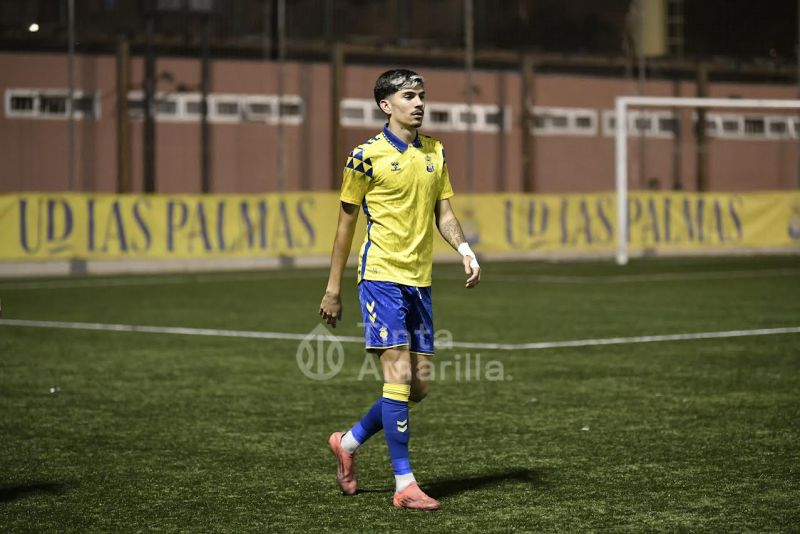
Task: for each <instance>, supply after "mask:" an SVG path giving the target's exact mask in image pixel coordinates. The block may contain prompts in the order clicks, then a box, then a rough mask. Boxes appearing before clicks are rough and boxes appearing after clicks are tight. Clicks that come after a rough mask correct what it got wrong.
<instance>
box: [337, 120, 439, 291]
mask: <svg viewBox="0 0 800 534" xmlns="http://www.w3.org/2000/svg"><path fill="white" fill-rule="evenodd" d="M451 196H453V188H452V186H451V185H450V175H449V174H448V172H447V163H446V161H445V155H444V148H443V147H442V143H441V142H440V141H439V140H437V139H434V138H432V137H428V136H425V135H419V134H417V137H416V139H415V140H414V141H413V142H412V143H411V144H410V145H407V144H406V143H404V142H403V141H402V140H401V139H400V138H399V137H397V136H396V135H395V134H393V133H392V132H391V131H390V130H389V128H388V126H384V128H383V131H382V132H381V133H380V134H378V135H377V136H375V137H373V138H372V139H370V140H369V141H367V142H366V143H363V144H361V145H359V146H357V147H356V148H355V149H353V151H352V152H350V154H349V155H348V157H347V164H346V165H345V168H344V178H343V181H342V192H341V195H340V197H339V198H340V199H341V201H342V202H346V203H348V204H356V205H359V204H360V205H361V208H362V209H363V210H364V215H366V217H367V234H366V236H364V243H363V244H362V245H361V251H360V253H359V256H358V257H359V260H358V281H359V282H361V280H376V281H384V282H396V283H398V284H404V285H408V286H416V287H426V286H429V285H431V271H432V263H433V222H434V209H435V208H436V203H437V202H438V201H439V200H444V199H446V198H450V197H451Z"/></svg>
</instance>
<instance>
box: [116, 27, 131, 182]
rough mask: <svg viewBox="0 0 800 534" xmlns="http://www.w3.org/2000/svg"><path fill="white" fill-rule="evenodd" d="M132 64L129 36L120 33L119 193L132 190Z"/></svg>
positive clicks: (118, 84)
mask: <svg viewBox="0 0 800 534" xmlns="http://www.w3.org/2000/svg"><path fill="white" fill-rule="evenodd" d="M130 65H131V63H130V45H129V43H128V37H127V36H125V35H120V36H119V37H118V38H117V193H130V192H131V137H130V118H129V115H128V88H129V86H130Z"/></svg>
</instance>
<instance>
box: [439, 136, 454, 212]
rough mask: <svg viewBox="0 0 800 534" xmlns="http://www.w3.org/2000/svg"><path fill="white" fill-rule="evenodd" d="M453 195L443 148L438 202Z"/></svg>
mask: <svg viewBox="0 0 800 534" xmlns="http://www.w3.org/2000/svg"><path fill="white" fill-rule="evenodd" d="M453 194H454V193H453V186H452V185H450V172H449V171H448V170H447V158H445V156H444V148H442V191H441V192H440V193H439V200H445V199H447V198H450V197H452V196H453Z"/></svg>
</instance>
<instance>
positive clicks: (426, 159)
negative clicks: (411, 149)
mask: <svg viewBox="0 0 800 534" xmlns="http://www.w3.org/2000/svg"><path fill="white" fill-rule="evenodd" d="M425 161H426V162H427V163H428V164H427V165H426V166H425V169H426V170H427V171H428V172H433V162H432V161H431V157H430V156H425Z"/></svg>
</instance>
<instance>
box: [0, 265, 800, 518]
mask: <svg viewBox="0 0 800 534" xmlns="http://www.w3.org/2000/svg"><path fill="white" fill-rule="evenodd" d="M459 269H460V267H459V266H457V265H437V266H436V269H435V280H436V281H435V285H434V306H435V317H436V328H437V329H446V330H448V331H449V332H451V334H452V337H453V339H455V340H457V341H472V342H487V343H491V342H496V343H527V342H540V341H560V340H576V339H593V338H611V337H630V336H644V335H661V334H685V333H698V332H719V331H732V330H750V329H756V328H779V327H798V326H800V260H799V259H798V258H797V257H774V258H769V257H764V258H735V259H731V258H706V259H691V260H686V259H668V260H663V259H662V260H647V261H637V262H634V263H632V264H631V265H629V266H627V267H625V268H619V267H616V266H614V265H612V264H610V263H565V264H556V263H554V264H551V263H497V264H492V263H486V264H485V265H484V271H485V274H484V281H483V283H482V284H481V285H480V286H479V287H478V288H477V289H476V290H473V291H467V290H464V289H463V277H462V276H461V275H460V273H459ZM348 274H352V273H348ZM325 281H326V273H325V272H324V271H321V270H316V271H278V272H262V273H238V274H237V273H220V274H206V275H164V276H147V277H143V276H139V277H127V278H126V277H116V278H99V279H79V280H75V279H64V280H53V281H49V282H48V281H37V280H31V281H13V280H6V281H0V299H2V306H3V318H4V319H27V320H45V321H71V322H72V321H77V322H95V323H119V324H136V325H152V326H182V327H191V328H214V329H225V330H246V331H270V332H286V333H299V334H304V333H306V332H309V331H310V330H312V329H313V328H314V327H315V326H317V325H318V324H319V321H318V316H317V309H318V305H319V300H320V297H321V295H322V291H323V289H324V286H325ZM48 284H49V285H48ZM353 284H354V280H353V279H352V277H349V278H348V280H347V286H346V287H347V289H346V295H345V296H344V305H345V317H344V321H343V323H342V324H341V325H340V326H339V327H338V328H337V329H336V330H335V332H336V334H343V335H348V336H358V335H360V328H359V326H358V325H357V321H358V320H359V316H360V312H359V310H358V305H357V301H356V291H355V287H354V285H353ZM298 343H299V342H298V341H293V340H279V339H273V340H270V339H235V338H225V337H215V336H206V337H199V336H186V335H167V334H148V333H130V332H98V331H85V330H65V329H52V328H30V327H20V326H8V325H0V439H2V448H0V531H3V532H8V531H142V530H152V531H228V532H241V531H248V530H249V531H261V532H263V531H289V532H315V531H325V530H327V531H341V532H384V531H392V532H395V531H396V532H410V531H412V530H416V529H418V530H419V531H420V532H426V533H428V532H430V533H433V532H514V531H519V532H522V531H533V532H542V531H567V532H580V531H604V532H607V531H615V532H616V531H635V532H640V531H653V530H656V531H670V532H673V531H714V532H729V531H757V532H765V531H787V532H790V531H795V532H796V531H797V528H798V526H797V525H799V524H800V506H798V504H797V503H798V502H800V333H789V334H781V335H770V336H746V337H732V338H719V339H701V340H686V341H667V342H657V343H638V344H636V343H623V344H616V345H604V346H592V347H567V348H553V349H545V350H505V351H502V350H496V349H488V350H487V349H459V348H453V349H445V350H440V351H439V352H438V356H437V358H438V362H439V364H438V365H439V367H438V368H437V370H440V371H441V369H442V366H443V362H450V366H449V367H447V368H445V377H444V379H443V380H442V379H441V374H440V375H439V376H438V377H437V380H436V381H435V383H434V385H433V389H432V392H431V394H430V396H429V397H428V399H426V400H425V401H424V402H423V403H422V404H421V405H419V406H418V407H417V408H415V409H414V411H413V412H412V414H411V424H412V427H411V428H412V433H413V437H412V441H411V461H412V465H413V467H414V470H415V474H416V476H417V478H418V480H419V481H420V482H421V485H422V487H423V488H424V489H426V490H427V491H428V492H429V493H430V494H431V495H432V496H434V497H437V498H439V499H440V500H441V502H442V509H441V510H440V511H438V512H436V513H427V514H426V513H413V512H408V511H405V510H394V509H393V508H392V507H391V496H392V491H393V477H392V474H391V469H390V466H389V463H388V455H387V452H386V446H385V442H384V441H383V436H382V434H380V435H378V436H376V437H374V438H373V439H372V440H371V441H370V442H369V443H368V444H367V445H365V446H364V447H363V448H362V450H361V452H360V453H359V457H358V475H359V486H360V488H361V492H360V493H359V494H358V495H356V496H355V497H343V496H341V495H340V494H339V492H338V491H337V486H336V483H335V481H334V474H335V464H334V461H333V458H332V456H331V455H330V453H329V452H328V450H327V446H326V440H327V436H328V435H329V434H330V433H331V432H332V431H334V430H343V429H346V428H348V427H349V425H351V424H352V423H354V422H355V421H356V420H358V419H359V418H360V417H361V415H362V413H363V412H364V411H365V410H366V409H367V408H368V407H369V406H370V404H371V403H372V402H373V401H374V400H375V398H376V397H377V396H378V394H379V392H380V388H381V382H380V381H377V380H375V379H374V378H373V376H372V375H371V374H368V375H367V376H366V378H365V379H363V380H359V379H358V377H359V374H360V373H361V372H363V370H364V369H365V368H369V364H370V363H371V362H370V361H369V360H367V361H366V362H365V353H364V352H363V349H362V347H361V346H360V345H358V344H357V343H345V344H344V345H343V347H344V367H343V368H342V370H341V371H340V372H339V373H338V375H336V376H335V377H334V378H333V379H331V380H327V381H317V380H312V379H310V378H308V377H306V376H305V375H304V374H303V373H301V371H300V370H299V368H298V364H297V359H296V354H297V350H298ZM478 353H480V356H481V361H482V363H483V364H485V363H486V362H489V361H495V362H496V363H495V364H494V365H496V366H502V371H503V378H504V379H503V380H488V379H486V376H485V374H484V373H483V371H485V368H483V369H482V371H481V374H482V376H481V380H475V379H474V378H475V377H474V373H473V376H471V377H470V380H467V379H466V377H465V369H464V368H465V362H466V361H467V359H468V358H470V361H471V362H473V363H474V362H475V358H476V357H477V354H478ZM468 354H469V356H468ZM368 358H369V357H368ZM457 362H458V364H459V365H461V373H460V374H459V375H458V376H456V363H457ZM365 366H367V367H365ZM51 388H57V389H54V390H53V391H54V392H53V393H51Z"/></svg>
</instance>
